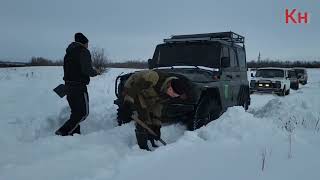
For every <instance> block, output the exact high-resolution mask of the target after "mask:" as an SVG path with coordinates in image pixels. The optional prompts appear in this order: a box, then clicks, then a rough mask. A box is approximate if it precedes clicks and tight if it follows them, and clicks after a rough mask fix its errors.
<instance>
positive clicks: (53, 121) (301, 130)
mask: <svg viewBox="0 0 320 180" xmlns="http://www.w3.org/2000/svg"><path fill="white" fill-rule="evenodd" d="M129 71H132V70H128V69H111V70H110V71H109V72H108V73H105V74H104V75H102V76H99V77H97V78H93V79H92V82H91V84H90V86H89V95H90V115H89V117H88V118H87V120H86V121H85V122H83V123H82V132H83V134H82V135H76V136H73V137H59V136H54V135H53V132H54V131H55V130H56V129H57V128H58V127H59V126H60V125H61V124H62V123H63V122H64V121H65V120H66V119H67V118H68V116H69V109H68V105H67V102H66V100H65V99H60V98H58V96H57V95H55V94H54V93H53V92H52V89H53V88H54V87H55V86H56V85H58V84H59V83H61V82H62V73H63V72H62V68H61V67H36V68H8V69H0V92H1V94H0V102H1V103H0V109H1V110H0V149H1V150H0V180H44V179H46V180H108V179H113V180H127V179H139V180H144V179H148V180H149V179H152V180H158V179H159V180H160V179H175V180H177V179H183V180H189V179H190V180H194V179H200V180H212V179H230V180H239V179H250V180H251V179H265V180H270V179H280V180H283V179H290V180H293V179H320V174H319V172H318V169H319V167H320V156H319V153H320V131H319V127H320V123H319V119H320V108H319V107H320V93H319V92H320V91H319V90H320V70H314V69H310V70H308V73H309V79H310V81H309V84H307V85H306V86H303V87H301V89H299V90H297V91H294V90H291V93H290V95H289V96H286V97H278V96H274V95H259V94H254V95H252V96H251V98H252V105H251V106H250V108H249V110H248V112H245V111H244V110H243V109H242V108H241V107H233V108H229V110H228V111H227V112H226V113H224V114H223V115H222V116H221V117H220V118H219V119H218V120H217V121H214V122H212V123H210V124H208V125H207V126H206V127H203V128H201V129H199V130H197V131H195V132H190V131H185V128H184V126H182V125H179V124H176V125H170V126H167V127H164V128H162V130H161V131H162V134H163V139H164V140H165V141H167V142H168V143H169V144H168V145H167V146H161V147H160V148H158V149H155V150H154V151H153V152H147V151H142V150H140V149H139V148H138V146H137V144H136V140H135V136H134V126H133V124H132V123H131V124H126V125H124V126H121V127H117V126H116V125H117V123H116V106H115V105H113V100H114V98H115V95H114V80H115V77H116V76H117V75H118V74H120V73H121V72H129ZM32 72H33V73H32ZM290 132H291V133H290ZM290 137H291V138H290ZM290 139H291V148H290ZM263 162H264V163H263ZM263 166H264V167H263ZM262 169H263V170H262Z"/></svg>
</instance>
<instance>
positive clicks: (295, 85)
mask: <svg viewBox="0 0 320 180" xmlns="http://www.w3.org/2000/svg"><path fill="white" fill-rule="evenodd" d="M286 71H287V74H288V77H287V79H289V80H290V88H291V89H293V90H298V89H299V80H298V76H297V74H296V72H295V70H294V69H287V70H286Z"/></svg>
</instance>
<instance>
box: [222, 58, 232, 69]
mask: <svg viewBox="0 0 320 180" xmlns="http://www.w3.org/2000/svg"><path fill="white" fill-rule="evenodd" d="M221 66H222V67H223V68H227V67H230V57H222V58H221Z"/></svg>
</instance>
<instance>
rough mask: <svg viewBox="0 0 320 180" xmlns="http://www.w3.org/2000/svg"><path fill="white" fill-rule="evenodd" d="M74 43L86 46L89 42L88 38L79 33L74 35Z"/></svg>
mask: <svg viewBox="0 0 320 180" xmlns="http://www.w3.org/2000/svg"><path fill="white" fill-rule="evenodd" d="M74 41H75V42H79V43H81V44H87V43H88V42H89V40H88V38H87V37H86V36H85V35H83V34H82V33H80V32H78V33H76V34H75V35H74Z"/></svg>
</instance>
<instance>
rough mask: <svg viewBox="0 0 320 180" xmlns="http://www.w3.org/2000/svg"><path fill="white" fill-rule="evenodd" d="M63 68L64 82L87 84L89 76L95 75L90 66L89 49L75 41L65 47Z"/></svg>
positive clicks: (95, 72)
mask: <svg viewBox="0 0 320 180" xmlns="http://www.w3.org/2000/svg"><path fill="white" fill-rule="evenodd" d="M63 70H64V77H63V80H64V81H65V83H66V84H83V85H88V84H89V82H90V77H94V76H96V75H97V71H96V70H94V69H93V68H92V60H91V54H90V51H89V50H88V49H87V48H85V47H84V46H82V45H81V44H80V43H77V42H72V43H71V44H70V45H69V46H68V48H67V49H66V55H65V56H64V63H63Z"/></svg>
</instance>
